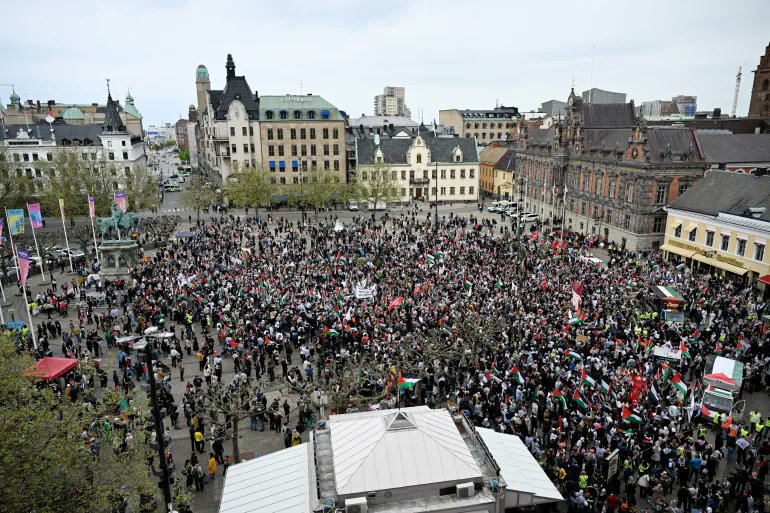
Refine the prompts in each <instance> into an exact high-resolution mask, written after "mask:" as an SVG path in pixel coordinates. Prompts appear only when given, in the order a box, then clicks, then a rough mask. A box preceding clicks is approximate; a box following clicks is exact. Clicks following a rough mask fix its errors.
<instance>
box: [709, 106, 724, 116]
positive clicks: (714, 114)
mask: <svg viewBox="0 0 770 513" xmlns="http://www.w3.org/2000/svg"><path fill="white" fill-rule="evenodd" d="M711 117H713V118H714V119H719V118H721V117H722V109H720V108H719V107H717V108H715V109H714V113H713V114H712V115H711Z"/></svg>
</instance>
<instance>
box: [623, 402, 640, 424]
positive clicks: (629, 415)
mask: <svg viewBox="0 0 770 513" xmlns="http://www.w3.org/2000/svg"><path fill="white" fill-rule="evenodd" d="M620 416H621V417H622V419H623V420H625V421H626V422H629V423H631V424H641V423H642V418H641V417H640V416H639V415H637V414H636V413H634V412H632V411H631V410H629V409H628V407H626V406H623V412H622V413H621V414H620Z"/></svg>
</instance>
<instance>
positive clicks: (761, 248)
mask: <svg viewBox="0 0 770 513" xmlns="http://www.w3.org/2000/svg"><path fill="white" fill-rule="evenodd" d="M764 259H765V245H764V244H757V243H756V242H755V243H754V260H757V261H759V262H761V261H763V260H764Z"/></svg>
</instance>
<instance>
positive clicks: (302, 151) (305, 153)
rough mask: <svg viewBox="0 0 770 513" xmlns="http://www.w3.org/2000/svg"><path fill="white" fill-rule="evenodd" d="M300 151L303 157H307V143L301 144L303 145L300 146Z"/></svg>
mask: <svg viewBox="0 0 770 513" xmlns="http://www.w3.org/2000/svg"><path fill="white" fill-rule="evenodd" d="M300 152H301V153H302V156H303V157H307V144H303V145H302V146H301V147H300Z"/></svg>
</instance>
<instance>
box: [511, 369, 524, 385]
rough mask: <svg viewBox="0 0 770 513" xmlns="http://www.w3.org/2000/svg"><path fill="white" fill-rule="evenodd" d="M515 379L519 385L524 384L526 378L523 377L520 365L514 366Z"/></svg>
mask: <svg viewBox="0 0 770 513" xmlns="http://www.w3.org/2000/svg"><path fill="white" fill-rule="evenodd" d="M513 379H515V380H516V383H518V384H519V385H523V384H524V376H522V375H521V371H520V370H519V366H518V365H514V366H513Z"/></svg>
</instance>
